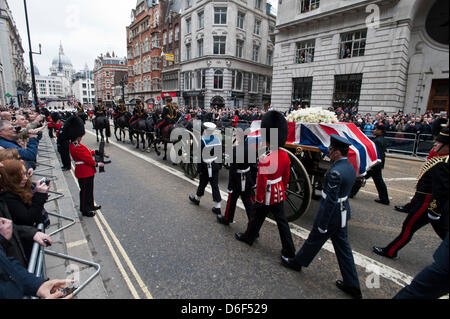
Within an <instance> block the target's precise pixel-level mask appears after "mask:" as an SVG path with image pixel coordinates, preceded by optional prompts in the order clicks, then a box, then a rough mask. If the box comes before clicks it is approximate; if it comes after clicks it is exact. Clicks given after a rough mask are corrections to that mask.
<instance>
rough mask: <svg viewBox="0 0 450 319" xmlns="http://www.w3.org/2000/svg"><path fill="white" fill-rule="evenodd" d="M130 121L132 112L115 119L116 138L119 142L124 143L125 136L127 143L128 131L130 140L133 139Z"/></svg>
mask: <svg viewBox="0 0 450 319" xmlns="http://www.w3.org/2000/svg"><path fill="white" fill-rule="evenodd" d="M130 120H131V113H130V112H125V113H124V114H122V115H119V116H118V117H117V118H116V119H114V135H115V136H116V139H117V140H118V141H122V134H123V141H124V142H125V137H126V129H128V131H129V132H130V140H131V139H132V138H131V131H130ZM117 130H119V137H117Z"/></svg>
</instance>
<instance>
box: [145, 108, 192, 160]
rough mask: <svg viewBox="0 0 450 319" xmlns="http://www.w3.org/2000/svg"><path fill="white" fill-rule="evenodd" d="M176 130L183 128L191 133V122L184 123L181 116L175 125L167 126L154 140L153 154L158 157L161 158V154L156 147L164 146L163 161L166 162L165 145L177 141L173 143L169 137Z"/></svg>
mask: <svg viewBox="0 0 450 319" xmlns="http://www.w3.org/2000/svg"><path fill="white" fill-rule="evenodd" d="M176 128H184V129H188V130H189V131H191V132H192V122H186V120H185V119H184V117H183V116H181V117H180V118H179V119H178V121H177V122H176V123H175V124H169V125H167V126H166V127H165V128H164V129H163V130H162V131H161V133H160V137H159V138H155V140H154V142H153V145H154V147H155V152H156V154H157V155H158V156H161V152H160V151H159V150H158V145H159V144H161V143H162V144H163V145H164V157H163V160H164V161H166V160H167V145H168V144H173V143H177V142H179V141H173V140H171V139H170V136H171V135H172V132H173V130H174V129H176Z"/></svg>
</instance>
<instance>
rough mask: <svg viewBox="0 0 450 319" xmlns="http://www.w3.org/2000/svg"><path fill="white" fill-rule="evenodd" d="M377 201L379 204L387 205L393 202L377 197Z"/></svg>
mask: <svg viewBox="0 0 450 319" xmlns="http://www.w3.org/2000/svg"><path fill="white" fill-rule="evenodd" d="M375 201H376V202H377V203H379V204H382V205H386V206H389V205H390V204H391V203H390V202H387V201H384V200H381V199H375Z"/></svg>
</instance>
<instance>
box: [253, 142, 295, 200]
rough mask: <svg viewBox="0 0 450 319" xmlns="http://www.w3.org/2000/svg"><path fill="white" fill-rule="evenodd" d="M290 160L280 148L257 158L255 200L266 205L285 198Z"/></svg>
mask: <svg viewBox="0 0 450 319" xmlns="http://www.w3.org/2000/svg"><path fill="white" fill-rule="evenodd" d="M290 167H291V160H290V159H289V155H288V154H287V153H286V152H284V151H281V150H276V151H272V152H270V153H268V154H267V153H266V154H264V155H262V156H261V157H260V158H259V166H258V179H257V181H256V201H257V202H259V203H262V204H263V205H266V206H271V205H274V204H278V203H282V202H284V201H285V200H286V195H285V192H286V189H287V187H288V183H289V178H290V174H291V172H290Z"/></svg>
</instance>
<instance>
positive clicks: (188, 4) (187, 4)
mask: <svg viewBox="0 0 450 319" xmlns="http://www.w3.org/2000/svg"><path fill="white" fill-rule="evenodd" d="M190 6H192V0H186V8H189V7H190Z"/></svg>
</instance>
